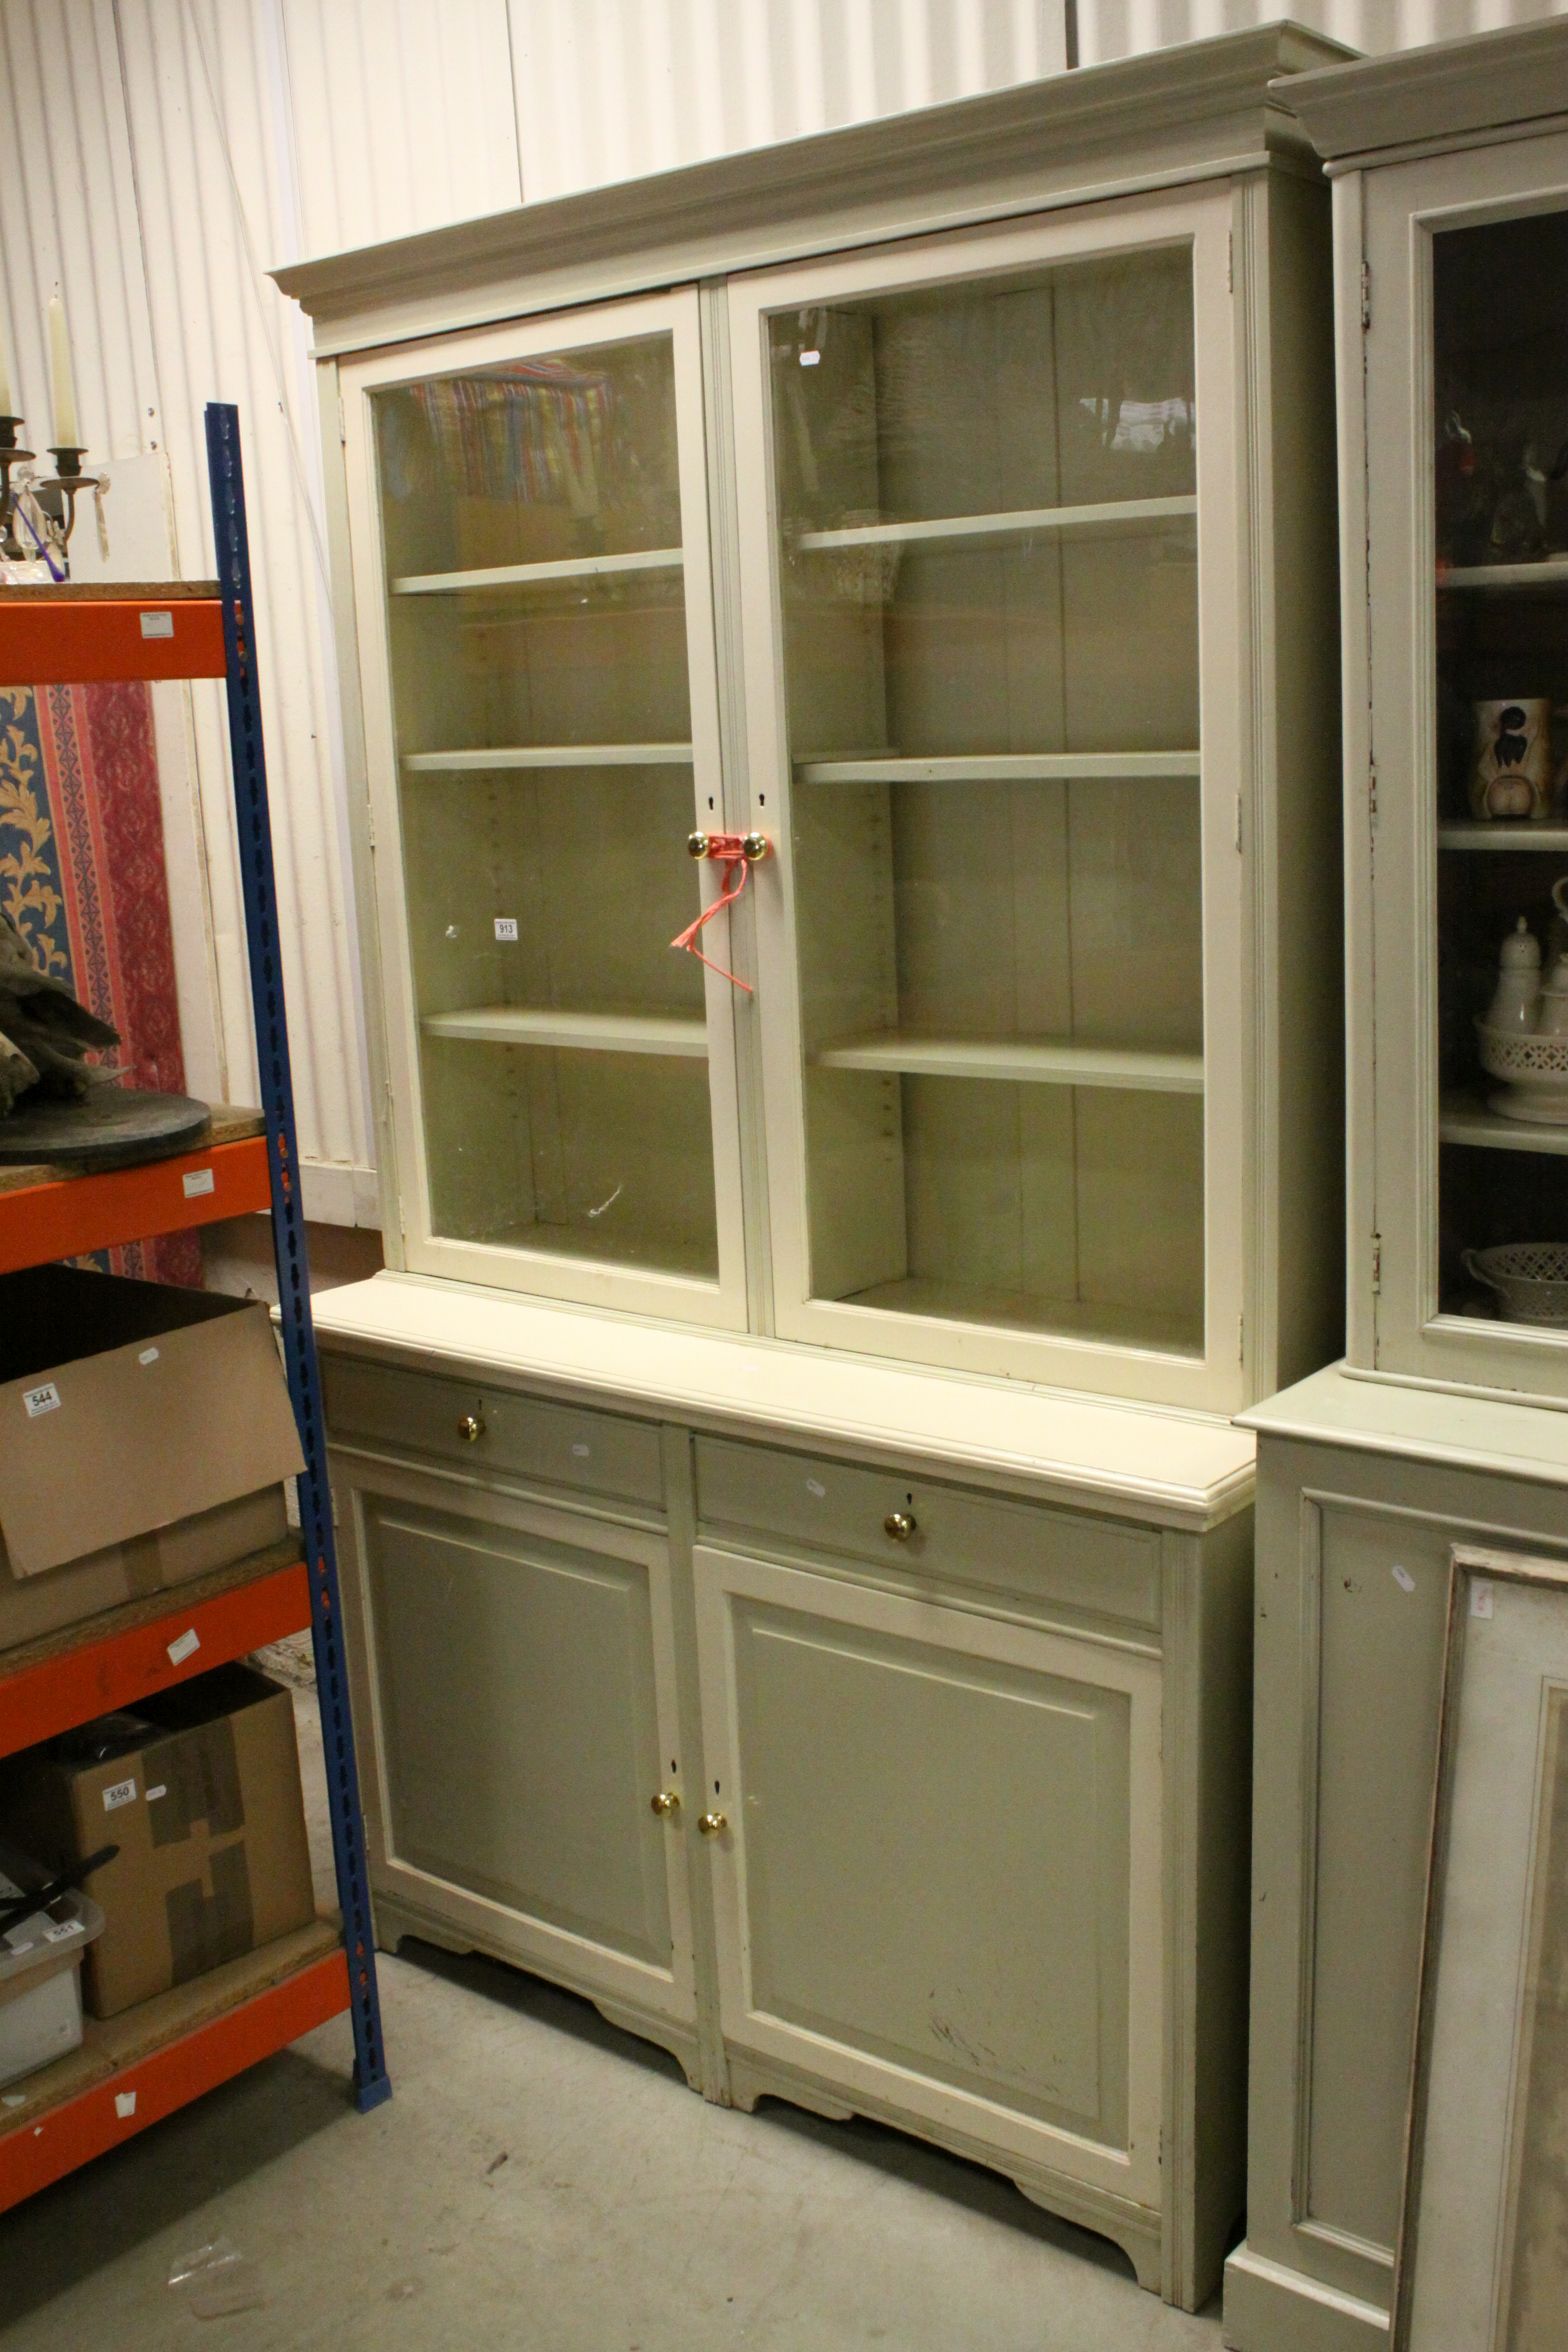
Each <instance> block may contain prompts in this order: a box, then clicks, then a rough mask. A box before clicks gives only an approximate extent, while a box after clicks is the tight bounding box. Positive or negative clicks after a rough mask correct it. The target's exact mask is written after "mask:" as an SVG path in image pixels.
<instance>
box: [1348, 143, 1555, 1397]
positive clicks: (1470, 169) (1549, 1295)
mask: <svg viewBox="0 0 1568 2352" xmlns="http://www.w3.org/2000/svg"><path fill="white" fill-rule="evenodd" d="M1364 237H1365V250H1366V255H1367V260H1368V264H1369V269H1370V279H1369V283H1370V286H1371V290H1372V294H1371V310H1370V316H1371V323H1370V326H1369V328H1368V330H1367V333H1366V336H1365V343H1366V375H1365V383H1366V436H1367V444H1368V446H1369V447H1370V448H1372V449H1373V450H1375V451H1378V452H1381V453H1386V456H1387V462H1378V463H1375V464H1373V465H1372V466H1371V467H1370V468H1369V472H1368V479H1367V515H1368V537H1369V544H1370V556H1369V583H1370V609H1371V625H1370V639H1371V666H1372V695H1371V714H1372V715H1371V736H1372V740H1371V745H1370V766H1371V769H1372V772H1373V774H1374V775H1375V792H1373V793H1372V794H1371V795H1370V797H1369V799H1368V801H1367V803H1366V807H1367V815H1366V818H1365V821H1364V823H1363V824H1357V825H1356V826H1355V827H1353V831H1352V842H1353V846H1354V848H1355V850H1356V855H1355V857H1354V860H1353V866H1352V871H1353V876H1354V878H1355V882H1356V889H1355V892H1354V894H1353V898H1352V911H1353V917H1354V920H1353V931H1352V937H1353V946H1354V952H1355V955H1356V959H1357V963H1358V966H1359V971H1358V974H1357V978H1358V981H1359V985H1358V986H1356V987H1355V988H1354V989H1353V991H1352V997H1351V1002H1352V1007H1353V1017H1354V1021H1355V1026H1354V1027H1353V1031H1352V1041H1353V1051H1354V1063H1355V1070H1356V1076H1357V1080H1358V1089H1359V1095H1360V1100H1361V1102H1362V1105H1363V1117H1362V1121H1361V1124H1360V1129H1359V1134H1358V1136H1357V1138H1356V1149H1355V1154H1354V1160H1353V1166H1352V1228H1353V1230H1352V1250H1353V1253H1354V1255H1353V1263H1355V1264H1357V1266H1358V1267H1359V1269H1360V1272H1359V1277H1358V1279H1357V1280H1356V1281H1355V1282H1353V1284H1352V1305H1353V1317H1352V1361H1353V1362H1356V1363H1358V1364H1361V1365H1363V1366H1365V1367H1367V1368H1369V1369H1375V1370H1378V1371H1382V1372H1388V1373H1392V1374H1395V1375H1397V1376H1404V1375H1415V1376H1417V1377H1419V1378H1425V1379H1432V1380H1436V1381H1439V1382H1441V1383H1443V1384H1444V1385H1464V1386H1470V1385H1474V1386H1478V1387H1485V1388H1493V1389H1499V1390H1505V1391H1513V1392H1516V1393H1517V1392H1526V1393H1529V1394H1532V1395H1535V1396H1537V1397H1541V1398H1545V1399H1555V1400H1559V1401H1560V1400H1562V1399H1565V1398H1568V725H1565V713H1568V393H1565V391H1564V385H1565V384H1568V322H1565V317H1564V311H1563V304H1562V286H1563V280H1564V273H1565V272H1568V139H1564V138H1563V137H1560V136H1554V137H1549V138H1538V139H1530V140H1528V141H1525V142H1522V143H1520V144H1517V145H1513V146H1507V145H1503V146H1492V147H1486V148H1480V149H1477V150H1475V151H1474V152H1468V153H1460V154H1448V155H1444V156H1442V157H1433V158H1429V159H1426V160H1423V161H1420V162H1415V163H1409V164H1401V165H1398V166H1392V167H1390V168H1388V169H1386V170H1382V171H1378V172H1374V173H1372V174H1370V175H1369V176H1368V194H1367V212H1366V219H1365V227H1364ZM1357 372H1358V373H1359V370H1358V371H1357ZM1351 781H1352V784H1353V785H1359V784H1360V782H1361V780H1360V779H1358V778H1352V780H1351ZM1354 805H1355V804H1354V803H1353V807H1354ZM1369 875H1370V883H1369V881H1368V876H1369ZM1368 1008H1370V1020H1368V1019H1367V1017H1366V1015H1367V1009H1368Z"/></svg>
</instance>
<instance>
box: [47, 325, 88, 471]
mask: <svg viewBox="0 0 1568 2352" xmlns="http://www.w3.org/2000/svg"><path fill="white" fill-rule="evenodd" d="M49 382H50V387H51V389H52V390H53V393H54V443H53V446H54V447H55V448H56V449H79V448H80V447H81V437H80V435H79V434H78V432H77V429H76V386H75V385H74V384H73V383H72V381H71V346H70V343H69V341H68V340H67V337H66V332H65V304H64V303H63V302H62V301H61V300H60V297H59V294H58V293H54V294H51V295H50V297H49Z"/></svg>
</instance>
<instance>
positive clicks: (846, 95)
mask: <svg viewBox="0 0 1568 2352" xmlns="http://www.w3.org/2000/svg"><path fill="white" fill-rule="evenodd" d="M512 54H513V67H514V72H515V76H516V88H517V121H518V129H519V135H520V139H521V145H522V156H523V184H524V187H525V188H526V190H527V193H528V195H529V197H530V198H537V197H544V196H559V195H563V194H565V193H566V192H567V191H568V190H569V189H574V188H585V187H594V186H598V185H601V184H603V183H604V182H606V181H610V180H624V179H630V178H633V177H635V176H636V175H637V174H638V173H641V172H649V171H658V170H661V169H662V168H664V167H665V166H667V165H670V164H677V163H692V162H696V161H697V160H698V159H699V158H701V157H703V156H709V155H722V154H727V153H732V152H733V151H735V150H736V149H737V148H742V147H760V146H765V145H768V144H769V143H770V142H772V141H774V140H777V139H790V138H795V137H798V136H800V135H801V134H802V133H805V132H808V131H818V130H827V129H830V128H831V127H833V126H834V125H836V124H839V123H848V122H864V121H867V120H869V119H870V118H871V117H873V116H875V115H879V114H895V113H899V112H901V111H903V110H905V109H907V108H910V107H916V106H929V105H933V104H935V103H936V102H937V101H938V100H940V99H944V98H960V97H965V96H968V95H969V94H970V93H972V92H974V91H978V90H992V89H997V88H999V87H1001V85H1002V84H1004V83H1006V82H1019V81H1029V80H1032V79H1034V78H1035V77H1036V76H1038V75H1040V74H1046V73H1055V72H1057V71H1058V70H1059V69H1060V68H1061V67H1062V66H1063V65H1065V63H1066V62H1067V51H1066V30H1065V18H1064V14H1063V9H1062V6H1061V0H513V6H512Z"/></svg>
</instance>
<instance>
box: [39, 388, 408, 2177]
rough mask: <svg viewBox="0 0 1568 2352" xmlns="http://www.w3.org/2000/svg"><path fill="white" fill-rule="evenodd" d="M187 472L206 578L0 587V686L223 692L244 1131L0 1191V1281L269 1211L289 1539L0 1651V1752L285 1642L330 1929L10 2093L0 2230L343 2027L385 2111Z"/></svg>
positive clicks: (222, 654)
mask: <svg viewBox="0 0 1568 2352" xmlns="http://www.w3.org/2000/svg"><path fill="white" fill-rule="evenodd" d="M207 458H208V472H209V477H210V482H211V491H212V514H213V531H214V541H215V545H216V550H217V559H218V578H217V579H216V580H214V581H201V582H187V581H180V582H167V581H163V582H152V583H146V584H138V585H125V586H121V585H116V586H113V587H108V588H98V587H94V588H84V587H80V586H76V585H72V584H61V585H59V586H53V585H51V586H43V587H36V588H34V587H29V588H9V589H0V676H5V677H13V678H17V679H25V680H26V681H27V682H29V683H39V684H56V683H58V684H75V683H80V682H83V681H97V680H103V679H128V678H129V679H167V678H181V679H184V678H222V679H223V680H224V682H225V686H226V689H227V696H228V717H229V742H230V750H231V755H232V759H233V769H234V794H235V808H236V815H237V818H238V825H239V861H240V874H241V880H242V887H243V893H244V902H245V922H246V944H247V949H248V954H249V962H250V981H251V997H252V1006H253V1012H254V1018H255V1024H256V1042H257V1056H258V1063H259V1068H260V1079H261V1096H262V1113H261V1116H260V1117H259V1118H258V1117H256V1116H255V1115H254V1114H251V1115H247V1114H244V1113H234V1112H227V1111H219V1112H216V1113H215V1115H214V1123H213V1132H212V1136H211V1139H210V1140H209V1141H208V1142H207V1144H206V1145H205V1146H204V1147H203V1148H201V1149H199V1150H197V1151H195V1152H187V1153H181V1154H179V1155H177V1156H175V1157H172V1158H170V1159H166V1160H160V1161H156V1162H153V1163H151V1164H148V1165H144V1166H141V1167H136V1168H127V1169H119V1170H115V1171H112V1172H107V1173H102V1174H84V1175H77V1176H62V1175H60V1174H59V1173H57V1172H56V1171H52V1170H49V1169H35V1170H26V1171H14V1172H11V1173H10V1175H9V1177H8V1178H7V1179H5V1180H3V1181H0V1272H8V1271H11V1270H14V1269H15V1268H18V1267H21V1266H26V1265H36V1264H43V1263H47V1262H48V1261H50V1260H52V1259H55V1258H59V1257H64V1256H74V1255H76V1254H78V1253H80V1252H83V1251H88V1250H95V1249H103V1248H108V1247H111V1246H113V1245H114V1244H116V1243H119V1242H125V1241H131V1240H143V1239H147V1238H148V1237H150V1236H151V1235H153V1234H160V1233H169V1232H174V1231H177V1230H180V1229H181V1228H185V1227H191V1226H197V1225H203V1224H210V1223H212V1222H214V1221H216V1220H218V1219H220V1218H225V1217H232V1216H237V1215H241V1214H243V1213H245V1212H246V1211H248V1210H256V1209H265V1208H268V1207H270V1209H271V1212H272V1232H273V1250H274V1256H275V1259H276V1263H277V1272H278V1296H279V1300H280V1302H281V1321H282V1332H283V1350H284V1361H285V1367H286V1370H287V1375H288V1384H289V1394H290V1396H291V1398H292V1400H293V1404H294V1412H295V1417H296V1419H297V1421H298V1423H299V1432H300V1443H301V1447H302V1450H303V1453H304V1460H305V1467H304V1470H303V1471H302V1473H301V1474H300V1477H299V1481H298V1490H299V1505H300V1540H299V1543H298V1544H297V1545H296V1544H293V1543H290V1544H287V1545H283V1546H278V1547H274V1549H273V1550H272V1551H270V1552H265V1553H260V1554H257V1555H255V1556H254V1557H253V1558H251V1559H249V1560H243V1561H239V1562H237V1563H235V1564H234V1565H233V1566H231V1567H228V1568H225V1569H222V1570H219V1571H217V1572H215V1573H214V1574H213V1575H210V1576H207V1577H203V1578H200V1579H198V1580H196V1581H195V1582H193V1583H191V1584H189V1585H182V1586H178V1587H175V1588H173V1589H172V1590H169V1591H165V1592H161V1593H158V1594H156V1595H153V1596H150V1597H149V1598H146V1599H142V1600H137V1601H131V1602H128V1603H126V1604H125V1605H124V1606H123V1607H121V1608H118V1609H114V1610H111V1611H109V1612H107V1613H106V1614H105V1615H104V1616H102V1617H98V1618H93V1619H90V1620H88V1621H87V1622H86V1623H85V1624H81V1625H77V1626H73V1627H71V1628H69V1629H68V1630H66V1631H65V1632H63V1633H61V1634H58V1635H51V1636H49V1637H47V1638H45V1639H43V1640H41V1641H37V1642H33V1643H30V1644H28V1645H26V1646H25V1647H23V1648H20V1649H13V1650H10V1651H6V1652H0V1755H8V1754H13V1753H15V1752H16V1751H17V1750H18V1749H21V1748H24V1747H29V1746H31V1745H33V1744H34V1743H35V1742H36V1741H38V1740H42V1739H47V1738H49V1737H51V1736H52V1735H53V1734H54V1733H56V1732H58V1731H62V1730H65V1729H68V1728H69V1727H70V1726H72V1725H74V1724H77V1723H82V1722H86V1721H88V1720H90V1719H91V1718H92V1717H93V1716H94V1715H97V1714H100V1713H102V1712H104V1711H105V1710H107V1709H111V1708H116V1707H124V1706H129V1705H132V1704H134V1702H135V1701H136V1700H137V1699H139V1698H146V1697H148V1696H150V1695H151V1694H152V1693H153V1692H155V1691H158V1690H162V1689H166V1688H168V1687H169V1686H170V1685H171V1684H173V1683H176V1682H179V1681H182V1680H185V1679H186V1678H187V1677H189V1676H191V1675H195V1674H200V1673H205V1672H206V1671H207V1670H208V1669H209V1668H211V1667H213V1666H218V1665H222V1664H224V1663H226V1662H227V1661H228V1660H231V1659H234V1658H239V1657H243V1656H244V1655H245V1654H246V1653H247V1652H248V1651H250V1650H253V1649H256V1648H259V1647H260V1646H262V1645H263V1644H265V1643H267V1642H272V1641H277V1640H279V1639H281V1638H282V1637H283V1636H285V1635H287V1634H290V1633H298V1632H302V1631H303V1630H304V1629H305V1627H306V1626H307V1625H308V1626H309V1627H310V1630H311V1634H312V1638H313V1642H314V1648H315V1657H316V1673H317V1682H318V1687H319V1690H320V1697H321V1718H322V1738H323V1748H324V1751H325V1756H326V1765H327V1799H328V1807H329V1811H330V1815H331V1822H332V1844H333V1853H334V1856H335V1859H336V1868H337V1887H338V1901H339V1908H340V1910H341V1914H342V1929H341V1933H339V1932H338V1931H337V1930H336V1929H335V1928H332V1929H329V1928H327V1927H326V1926H325V1925H323V1926H321V1927H319V1928H317V1929H315V1930H304V1931H302V1932H301V1933H300V1934H299V1935H298V1936H295V1937H290V1938H285V1939H284V1942H283V1944H282V1945H280V1946H277V1947H272V1948H271V1949H270V1950H267V1951H263V1952H260V1953H257V1954H253V1955H250V1956H249V1957H248V1958H247V1959H246V1960H244V1961H236V1962H232V1963H230V1964H229V1966H228V1967H226V1968H222V1969H219V1970H216V1971H215V1972H214V1973H213V1975H212V1977H211V1978H210V1979H203V1980H201V1987H200V1991H201V1994H202V1995H203V1996H204V1997H199V1998H198V1999H197V2001H196V2003H195V2007H194V2009H193V2006H192V2001H191V1998H190V1996H191V1994H192V1991H193V1988H191V1987H182V1988H181V1994H182V1996H184V1998H182V1999H181V2000H180V2001H178V2002H176V2000H175V1999H174V1997H173V1996H166V1997H165V2001H164V2002H163V2003H159V2002H150V2003H146V2004H144V2005H143V2008H142V2009H141V2010H137V2011H131V2012H128V2013H127V2014H126V2015H125V2016H124V2017H123V2018H119V2019H115V2020H113V2021H111V2023H110V2024H109V2025H107V2026H104V2027H100V2028H96V2029H94V2030H93V2031H92V2032H90V2035H89V2039H88V2041H87V2042H86V2043H84V2046H83V2048H82V2050H80V2051H78V2052H75V2053H73V2055H72V2056H70V2057H68V2058H64V2059H61V2060H60V2061H59V2062H58V2063H57V2064H56V2065H55V2066H52V2067H48V2068H45V2069H44V2070H43V2071H42V2072H41V2073H40V2074H37V2075H32V2076H26V2077H24V2078H23V2079H22V2081H21V2082H20V2083H19V2084H16V2085H14V2086H13V2087H12V2090H11V2091H10V2092H9V2093H8V2094H7V2101H6V2104H5V2105H4V2106H0V2211H4V2210H5V2209H7V2208H8V2207H9V2206H12V2205H15V2204H18V2203H19V2202H21V2200H22V2199H23V2198H25V2197H28V2196H31V2195H33V2194H34V2193H35V2191H37V2190H38V2189H41V2188H44V2187H46V2186H47V2185H48V2184H49V2183H50V2182H51V2181H54V2180H58V2179H60V2178H61V2177H62V2176H63V2175H64V2174H65V2173H67V2172H70V2171H72V2170H74V2169H75V2167H76V2166H77V2165H79V2164H83V2163H86V2162H87V2161H88V2160H89V2159H90V2158H91V2157H93V2156H96V2155H99V2154H102V2153H103V2152H104V2150H106V2149H108V2148H111V2147H115V2146H118V2145H119V2144H120V2142H122V2141H123V2140H126V2139H128V2138H130V2137H132V2136H133V2135H134V2134H135V2133H136V2132H139V2131H142V2130H144V2129H145V2128H146V2127H147V2125H148V2124H149V2123H153V2122H156V2121H158V2120H159V2119H160V2118H161V2117H162V2116H164V2115H167V2114H170V2113H172V2112H173V2111H174V2110H175V2109H176V2108H177V2107H180V2106H183V2105H184V2104H185V2103H186V2102H187V2101H188V2100H190V2099H193V2098H196V2097H198V2096H200V2094H201V2093H202V2092H203V2091H206V2090H209V2089H211V2088H212V2087H213V2086H214V2085H216V2084H217V2083H220V2082H224V2081H226V2080H228V2079H229V2078H230V2077H231V2076H232V2075H235V2074H237V2073H239V2072H241V2071H242V2070H243V2069H244V2068H245V2067H247V2066H250V2065H253V2064H254V2063H255V2062H256V2061H257V2060H258V2059H260V2058H264V2057H267V2056H269V2055H270V2054H271V2053H272V2052H274V2051H276V2050H280V2049H282V2048H284V2047H285V2046H286V2045H287V2044H288V2043H289V2042H291V2041H293V2040H296V2039H297V2038H298V2036H299V2035H300V2034H302V2033H305V2032H308V2031H309V2030H310V2029H311V2028H312V2027H313V2026H316V2025H319V2024H322V2023H323V2022H325V2020H326V2019H328V2018H329V2017H334V2016H338V2015H341V2014H342V2013H343V2012H344V2011H345V2010H346V2011H347V2012H348V2015H349V2018H350V2021H351V2024H352V2027H353V2036H354V2096H355V2100H356V2103H357V2105H358V2106H359V2107H360V2108H361V2109H369V2108H371V2107H375V2106H377V2105H379V2104H380V2102H381V2101H382V2100H383V2099H385V2098H387V2097H388V2096H389V2094H390V2091H391V2083H390V2080H389V2078H388V2075H387V2070H386V2061H385V2055H384V2052H383V2048H382V2039H381V2016H380V2003H379V1999H378V1995H377V1987H376V1963H375V1946H374V1941H373V1932H372V1927H371V1917H370V1896H369V1883H368V1879H367V1875H366V1869H365V1847H364V1830H363V1825H362V1822H361V1818H360V1805H359V1783H358V1774H357V1770H356V1766H355V1760H354V1742H353V1728H352V1723H351V1720H350V1713H349V1696H348V1677H347V1669H346V1662H345V1658H344V1651H343V1634H342V1618H341V1612H340V1609H339V1603H338V1574H337V1558H336V1550H335V1545H334V1541H333V1530H332V1513H331V1504H330V1499H329V1495H328V1489H327V1478H326V1459H325V1443H324V1429H323V1424H322V1415H321V1398H320V1375H319V1372H318V1368H317V1363H316V1344H315V1334H314V1330H313V1327H312V1322H311V1311H310V1277H309V1267H308V1263H307V1256H306V1244H305V1229H304V1218H303V1213H302V1206H301V1201H300V1193H299V1149H298V1142H297V1137H296V1133H295V1123H294V1093H293V1084H292V1080H291V1076H290V1069H289V1050H288V1036H287V1030H286V1026H285V1011H284V995H283V967H282V957H281V952H280V943H279V938H278V930H277V909H276V892H275V885H274V877H273V863H272V837H271V829H270V825H269V822H268V815H267V776H266V757H265V751H264V747H263V742H262V731H261V704H260V696H259V689H258V681H257V672H256V641H255V627H254V617H253V607H252V602H251V584H250V556H249V548H248V543H247V537H246V528H245V492H244V481H243V476H242V472H241V465H240V447H239V415H238V411H237V410H236V409H234V408H232V407H229V406H227V405H223V404H219V403H213V404H212V405H210V406H209V408H208V410H207ZM149 621H150V622H151V626H149V625H148V623H149ZM191 1179H195V1181H194V1182H192V1181H190V1180H191Z"/></svg>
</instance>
